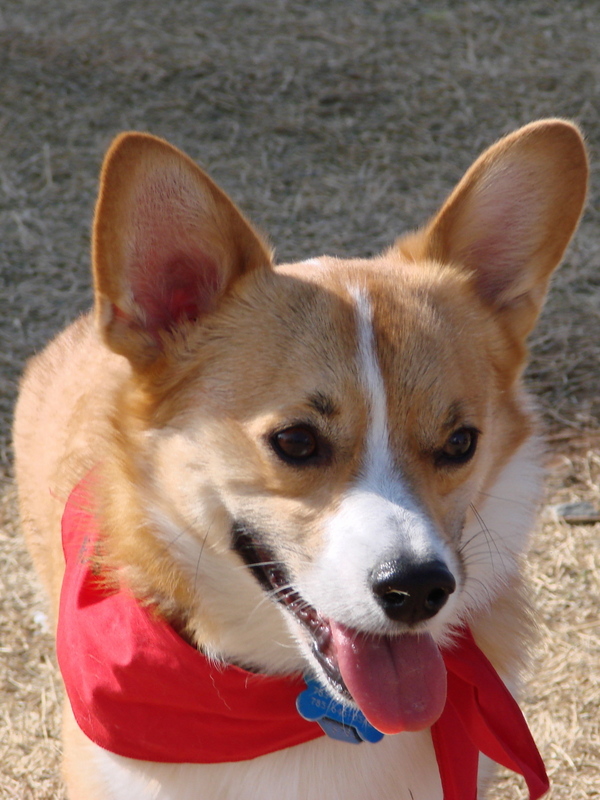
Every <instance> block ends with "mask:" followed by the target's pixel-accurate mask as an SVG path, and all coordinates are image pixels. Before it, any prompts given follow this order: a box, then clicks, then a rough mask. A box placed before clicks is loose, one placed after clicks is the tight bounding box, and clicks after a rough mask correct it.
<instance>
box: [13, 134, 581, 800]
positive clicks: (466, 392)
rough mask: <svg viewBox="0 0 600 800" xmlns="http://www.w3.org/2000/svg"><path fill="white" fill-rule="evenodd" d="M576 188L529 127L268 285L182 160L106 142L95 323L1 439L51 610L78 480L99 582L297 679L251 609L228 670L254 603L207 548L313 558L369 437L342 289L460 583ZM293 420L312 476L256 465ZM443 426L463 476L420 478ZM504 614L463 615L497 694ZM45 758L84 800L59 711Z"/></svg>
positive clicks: (510, 671) (63, 353)
mask: <svg viewBox="0 0 600 800" xmlns="http://www.w3.org/2000/svg"><path fill="white" fill-rule="evenodd" d="M530 173H533V174H534V175H535V178H534V179H533V180H532V179H531V177H530ZM586 174H587V166H586V156H585V150H584V147H583V144H582V140H581V137H580V135H579V133H578V131H577V129H576V128H575V127H574V126H572V125H571V124H569V123H566V122H563V121H558V120H546V121H542V122H540V123H534V124H532V125H530V126H526V127H525V128H523V129H521V130H520V131H517V132H516V133H514V134H512V135H511V136H508V137H506V138H505V139H503V140H502V141H501V142H499V143H498V144H497V145H495V146H494V147H492V148H490V149H489V150H488V151H487V152H486V153H485V154H484V155H483V156H482V157H481V158H480V159H478V160H477V162H476V163H475V164H474V166H473V167H472V168H471V169H470V170H469V171H468V172H467V174H466V175H465V177H464V178H463V180H462V181H461V182H460V184H459V185H458V186H457V188H456V189H455V190H454V192H453V193H452V195H451V196H450V198H449V199H448V200H447V202H446V203H445V204H444V205H443V207H442V209H441V210H440V212H439V214H438V215H436V216H435V217H434V218H433V220H432V221H431V222H430V223H429V225H427V226H426V227H425V228H424V229H423V230H422V231H419V232H417V233H414V234H410V235H408V236H406V237H404V238H403V239H400V240H399V241H398V242H397V243H396V244H395V245H394V246H393V247H392V248H390V250H389V251H387V252H386V253H384V254H383V255H382V256H379V257H377V258H374V259H370V260H350V261H338V260H336V259H330V258H325V257H324V258H322V259H320V260H319V262H318V263H310V262H307V263H301V264H296V265H284V266H282V267H279V268H277V269H274V268H273V265H272V263H271V252H270V249H269V247H268V246H267V245H266V244H265V242H264V240H263V239H262V237H261V236H260V235H259V234H257V233H256V232H255V231H254V230H253V229H252V227H251V226H250V224H249V223H248V222H247V221H246V220H245V219H244V217H243V216H242V215H241V214H240V213H239V212H238V210H237V209H236V208H235V206H234V205H233V203H232V202H231V201H230V200H229V199H228V198H227V197H226V196H225V195H224V194H223V192H222V191H221V190H220V189H218V187H216V186H215V184H214V183H213V182H212V181H211V180H210V179H209V178H208V177H207V176H206V175H205V174H204V173H203V172H202V171H201V170H200V169H199V168H198V167H196V166H195V165H194V164H193V163H192V162H191V161H190V160H189V159H187V157H185V156H183V155H182V154H181V153H179V152H178V151H177V150H175V149H174V148H172V147H171V146H170V145H168V144H167V143H165V142H162V141H161V140H158V139H155V138H153V137H150V136H147V135H142V134H125V135H123V136H122V137H120V138H119V139H117V140H116V142H115V143H114V145H113V147H112V148H111V150H110V152H109V154H108V156H107V159H106V162H105V166H104V170H103V173H102V180H101V188H100V195H99V201H98V206H97V211H96V219H95V225H94V248H93V253H94V279H95V289H96V307H95V312H94V313H93V314H90V315H88V316H85V317H82V318H81V319H80V320H78V321H77V322H75V323H74V324H73V325H72V326H71V327H70V328H68V329H67V330H66V331H65V332H63V333H62V334H61V335H60V336H59V337H58V338H57V339H56V340H55V341H54V342H53V343H51V344H50V345H49V347H48V348H47V349H46V350H45V351H44V352H43V353H42V354H41V355H40V356H38V357H37V358H35V359H33V360H32V362H31V363H30V365H29V367H28V369H27V373H26V375H25V377H24V379H23V383H22V390H21V395H20V399H19V404H18V409H17V416H16V422H15V449H16V457H17V458H16V473H17V481H18V485H19V497H20V504H21V514H22V520H23V529H24V533H25V536H26V539H27V544H28V547H29V549H30V552H31V554H32V557H33V560H34V562H35V565H36V567H37V569H38V571H39V572H40V575H41V576H42V579H43V581H44V584H45V586H46V588H47V590H48V592H49V594H50V597H51V599H52V607H53V611H54V613H55V614H56V611H57V607H58V598H59V592H60V586H61V577H62V570H63V564H62V551H61V547H60V519H61V514H62V511H63V508H64V504H65V501H66V498H67V496H68V495H69V492H70V491H71V489H72V488H73V486H74V485H75V484H76V483H77V482H78V480H79V479H80V478H82V477H83V476H84V475H85V474H86V472H87V471H88V470H89V469H91V468H92V467H96V468H97V469H98V470H99V474H100V486H101V492H100V502H101V513H102V517H101V527H102V535H103V558H104V562H105V565H107V566H109V567H110V568H111V571H112V572H111V574H116V575H117V576H118V579H119V580H122V581H124V582H126V583H128V584H129V585H130V586H131V587H132V589H133V591H134V592H135V594H136V595H137V596H138V597H139V598H140V601H141V602H150V601H151V602H153V603H155V604H157V606H158V608H159V610H160V611H161V612H162V613H163V614H164V615H165V616H166V617H167V618H168V619H169V620H170V621H171V622H172V623H173V624H174V625H175V626H176V628H177V630H179V631H181V632H182V633H184V635H185V636H186V637H187V638H188V639H189V640H190V641H191V642H193V643H194V644H195V645H197V646H198V647H201V648H204V649H205V650H206V651H207V652H209V653H210V654H212V655H215V656H216V657H219V658H223V659H224V660H228V659H233V660H241V663H244V659H250V660H251V661H252V663H253V665H255V666H256V667H257V668H260V669H266V670H272V671H275V672H277V671H280V672H285V671H297V670H300V669H302V668H303V659H302V656H301V655H300V654H299V653H298V652H297V651H295V650H294V649H293V646H292V643H293V640H292V639H291V637H290V633H289V631H288V629H287V627H286V625H285V623H284V621H283V619H282V617H281V614H280V612H279V609H277V608H276V607H275V605H274V604H267V603H264V604H263V606H261V609H263V607H264V614H265V625H266V626H270V627H269V630H272V631H276V638H277V639H278V640H279V641H280V642H281V643H282V644H281V648H280V649H279V650H277V648H271V649H269V648H266V650H265V653H266V652H267V650H268V653H269V655H268V656H267V655H265V657H264V662H261V661H260V657H259V656H256V655H255V654H254V651H253V650H252V648H251V645H250V644H248V646H247V649H245V650H243V649H242V650H241V651H239V652H238V651H237V650H236V635H237V634H236V631H238V630H240V631H241V630H243V628H244V626H245V624H246V619H247V612H248V608H247V603H248V602H249V598H255V597H260V592H259V590H258V588H257V587H256V586H255V583H254V578H253V577H252V576H251V575H250V573H249V572H248V571H247V570H245V569H243V568H242V567H241V565H240V562H239V559H238V557H237V556H236V554H235V553H233V552H232V550H231V547H230V541H229V530H230V527H231V523H232V520H233V519H236V518H247V519H251V520H253V521H254V522H255V524H257V525H260V524H264V526H265V527H268V526H269V525H272V524H273V521H277V526H276V527H277V536H278V537H280V540H281V541H282V542H285V543H286V548H287V550H286V553H287V554H288V557H289V563H288V568H289V570H290V573H291V575H292V576H297V575H299V574H301V573H302V571H303V569H305V567H306V564H307V563H309V562H310V561H311V560H312V559H314V558H315V557H316V556H317V555H318V553H319V552H320V550H321V549H322V547H323V530H324V528H325V527H326V525H327V522H328V520H329V519H330V518H331V516H332V514H334V513H335V510H336V509H337V508H338V506H339V503H340V501H341V498H342V497H343V495H344V492H345V491H346V490H347V488H348V487H349V486H351V485H352V483H353V481H355V480H356V479H357V477H358V476H359V475H360V471H361V463H362V457H363V453H364V448H365V441H366V437H367V430H368V426H369V414H370V410H369V404H368V402H367V398H366V396H365V392H364V386H363V384H362V382H361V376H360V375H359V374H358V372H357V368H356V349H357V333H356V304H355V300H354V299H353V291H354V289H358V290H364V291H365V292H366V294H367V295H368V297H369V300H370V304H371V307H372V314H373V332H374V337H375V349H376V354H377V358H378V361H379V366H380V369H381V373H382V376H383V380H384V383H385V388H386V402H387V418H388V420H389V440H390V441H389V445H390V451H391V452H392V454H393V459H394V464H395V466H397V468H398V470H399V471H400V472H401V474H402V476H403V478H404V479H405V480H406V482H407V485H408V486H409V487H410V490H411V491H412V492H413V493H414V495H415V496H416V497H417V498H418V499H419V501H420V503H421V504H422V505H423V506H424V507H425V508H426V509H427V512H428V514H429V515H430V517H431V519H432V520H434V522H435V523H436V525H437V526H438V528H439V530H440V531H441V532H442V534H443V536H444V537H445V540H446V541H447V544H448V546H449V547H450V548H451V549H452V550H453V552H455V554H456V558H457V560H458V562H459V564H460V568H461V570H462V571H463V573H464V574H467V573H468V570H469V564H466V563H463V562H462V561H461V559H462V550H461V542H460V536H461V531H462V530H463V527H464V525H465V520H466V521H467V524H468V523H469V521H470V522H471V523H473V514H474V511H473V508H474V503H476V504H483V503H485V497H486V493H487V492H488V491H490V489H491V487H493V486H494V485H495V482H496V481H497V479H498V477H499V476H500V475H501V473H502V471H503V469H504V468H505V467H506V466H507V465H508V464H510V463H511V459H513V458H514V457H515V454H516V453H517V452H518V451H519V449H520V447H521V445H523V443H524V442H526V441H527V439H528V438H529V437H530V436H531V435H532V433H533V432H534V427H535V424H534V422H533V421H532V417H531V414H530V410H529V407H528V403H527V401H526V400H525V399H524V395H523V390H522V387H521V383H520V379H521V375H522V371H523V368H524V365H525V360H526V355H527V353H526V343H525V338H526V336H527V334H528V333H529V332H530V330H531V329H532V327H533V325H534V322H535V319H536V318H537V315H538V314H539V311H540V308H541V305H542V302H543V298H544V296H545V292H546V289H547V284H548V280H549V277H550V273H551V272H552V270H553V269H554V267H555V266H556V265H557V263H558V262H559V261H560V258H561V257H562V254H563V252H564V249H565V247H566V246H567V244H568V241H569V239H570V237H571V235H572V232H573V230H574V229H575V227H576V225H577V221H578V219H579V215H580V213H581V208H582V205H583V201H584V197H585V191H586ZM515 196H516V198H517V200H516V202H515V201H514V197H515ZM532 209H533V211H532ZM515 231H516V232H517V234H518V235H516V236H515ZM513 240H514V243H513ZM507 242H509V244H506V243H507ZM159 265H162V269H163V273H164V274H161V275H159V276H158V277H155V273H156V271H157V269H158V266H159ZM165 265H166V266H165ZM198 276H200V277H198ZM188 298H191V300H190V301H189V302H188ZM192 306H193V307H192ZM298 421H302V422H303V423H310V424H311V425H312V426H314V427H315V428H316V429H317V430H318V431H320V433H321V435H322V437H323V438H324V439H326V440H327V441H328V442H330V443H331V447H332V455H331V457H330V458H324V459H323V462H322V463H320V465H319V466H318V467H311V468H302V469H290V468H288V467H286V466H282V464H281V462H280V461H278V460H277V458H275V457H274V455H273V452H272V449H271V447H270V445H269V441H268V437H269V434H270V433H271V432H273V431H274V430H276V429H281V428H283V427H286V426H290V425H293V424H296V423H297V422H298ZM465 425H468V426H473V427H476V428H478V429H480V430H481V431H482V434H481V443H480V446H479V449H478V451H477V454H476V456H475V457H474V458H473V459H472V460H471V461H470V462H468V463H467V464H465V465H464V466H461V467H460V468H452V469H441V468H439V467H437V466H436V462H435V454H436V453H438V452H439V451H440V450H441V449H442V448H443V447H444V445H445V442H446V440H447V438H448V436H449V434H450V433H452V432H453V431H454V430H456V429H457V428H460V427H461V426H465ZM149 509H152V513H150V511H149ZM163 517H164V518H168V519H169V520H170V523H169V524H171V525H172V526H173V528H174V529H176V530H182V531H183V530H185V531H189V532H190V536H191V537H192V538H193V537H195V539H196V540H197V541H202V542H203V543H204V544H203V546H204V545H205V547H206V553H207V556H208V555H210V557H211V558H214V559H217V560H218V563H219V564H224V565H227V564H229V565H230V567H231V569H232V570H236V571H237V572H236V575H237V576H239V577H238V580H239V598H235V597H231V598H229V599H228V600H227V602H224V598H223V597H222V596H221V595H220V594H219V591H218V587H216V586H212V585H209V583H210V582H209V583H208V584H207V585H206V586H204V585H203V586H200V587H199V586H198V585H197V576H194V575H192V574H190V573H189V572H186V570H185V569H183V568H182V566H181V563H180V561H179V560H178V558H177V557H175V556H174V554H173V552H172V550H171V548H170V547H169V546H168V544H167V543H166V538H165V534H164V532H163V531H160V530H159V528H160V525H161V522H160V520H161V519H163ZM115 569H116V572H114V570H115ZM207 580H208V579H207ZM524 598H525V592H524V590H523V588H522V586H521V578H520V577H519V575H518V574H514V575H512V576H511V577H510V579H507V583H506V586H505V587H504V590H503V591H499V592H498V593H497V595H496V596H494V597H492V598H491V601H490V603H489V604H488V605H487V607H485V608H479V609H470V610H469V611H468V617H469V619H470V621H471V624H472V626H473V629H474V631H475V634H476V636H477V638H478V640H479V642H480V645H481V646H482V647H483V649H484V651H485V652H486V653H487V654H488V656H489V657H490V658H491V660H492V661H493V662H494V663H495V664H496V666H497V668H498V669H499V670H500V671H501V672H502V674H503V675H505V676H506V677H507V678H509V679H510V680H516V678H517V674H518V670H519V667H520V660H521V659H522V656H523V652H524V650H525V649H526V643H527V640H528V638H529V635H530V633H529V629H530V622H529V612H528V608H527V602H526V600H525V599H524ZM253 602H254V601H253ZM465 614H467V612H465ZM285 648H288V650H285ZM271 651H273V652H271ZM271 658H272V660H269V659H271ZM65 738H66V742H65V748H66V778H67V783H68V785H69V787H70V789H69V790H70V797H72V798H80V797H81V798H83V797H85V798H86V800H90V798H94V797H102V796H103V794H102V792H103V789H102V788H101V787H102V785H103V784H102V783H101V781H100V780H99V778H98V777H97V776H95V775H94V773H93V770H92V769H91V768H90V772H89V775H88V772H87V769H84V770H83V771H82V770H81V768H80V767H81V764H82V762H84V763H86V764H87V759H88V758H89V759H91V758H92V756H91V755H90V752H91V751H90V750H89V745H88V743H87V740H85V737H83V735H82V734H81V732H80V731H78V730H77V729H76V728H75V726H74V722H73V720H72V719H71V717H70V714H67V717H66V722H65ZM88 781H89V782H88ZM292 796H293V797H295V795H290V797H292ZM399 796H404V795H399ZM283 800H285V798H284V799H283ZM381 800H384V798H382V799H381Z"/></svg>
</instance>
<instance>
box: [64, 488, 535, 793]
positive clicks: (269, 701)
mask: <svg viewBox="0 0 600 800" xmlns="http://www.w3.org/2000/svg"><path fill="white" fill-rule="evenodd" d="M93 480H94V477H93V473H92V474H90V475H88V476H87V477H86V478H84V480H83V481H82V482H81V483H80V484H78V485H77V486H76V487H75V489H74V490H73V492H72V493H71V496H70V497H69V500H68V502H67V505H66V507H65V511H64V515H63V520H62V533H63V549H64V553H65V561H66V571H65V577H64V581H63V587H62V592H61V600H60V613H59V623H58V632H57V654H58V661H59V665H60V669H61V672H62V675H63V679H64V682H65V687H66V690H67V694H68V697H69V701H70V703H71V707H72V709H73V713H74V716H75V719H76V720H77V722H78V724H79V727H80V728H81V730H82V731H83V732H84V733H85V734H86V736H88V738H89V739H91V740H92V741H93V742H95V743H96V744H98V745H99V746H100V747H103V748H104V749H106V750H109V751H111V752H113V753H117V754H118V755H122V756H127V757H129V758H134V759H141V760H148V761H158V762H172V763H198V764H199V763H217V762H227V761H244V760H247V759H252V758H257V757H258V756H261V755H265V754H267V753H272V752H275V751H276V750H282V749H284V748H287V747H293V746H295V745H299V744H302V743H304V742H308V741H310V740H312V739H316V738H318V737H320V736H323V735H324V734H323V731H322V729H321V728H320V727H319V725H317V724H316V723H314V722H307V721H306V720H304V719H303V718H302V717H301V716H300V715H299V714H298V713H297V711H296V698H297V696H298V694H299V693H300V692H301V691H302V690H303V689H304V681H303V680H302V678H301V676H284V677H273V676H265V675H256V674H254V673H251V672H247V671H246V670H243V669H241V668H239V667H236V666H231V665H218V664H214V663H212V662H211V661H209V660H208V659H207V658H205V657H204V656H203V655H202V654H201V653H200V652H198V651H197V650H196V649H195V648H193V647H191V646H190V645H188V644H187V643H186V642H185V641H184V640H183V639H182V638H181V637H180V636H178V635H177V633H175V631H174V630H173V629H172V628H171V627H170V626H169V625H168V624H167V623H166V622H165V621H164V620H162V619H160V618H159V617H157V616H155V615H154V614H153V613H152V611H151V610H149V609H147V608H144V607H142V606H140V605H139V604H138V603H137V602H136V600H135V598H134V597H133V596H132V595H131V594H129V593H128V592H127V591H126V590H124V589H122V590H120V591H115V592H112V593H109V592H107V591H106V590H105V589H104V588H103V587H102V586H101V585H100V584H99V582H98V580H97V579H96V577H95V576H94V574H93V571H92V570H91V568H90V557H91V555H92V553H93V548H94V546H95V542H96V541H97V539H98V524H97V521H96V519H95V516H94V508H93V493H92V492H91V487H90V483H91V482H92V481H93ZM443 657H444V662H445V664H446V668H447V670H448V696H447V701H446V706H445V708H444V711H443V713H442V715H441V717H440V719H439V720H438V721H437V722H436V723H435V724H434V725H433V727H432V729H431V734H432V739H433V744H434V747H435V752H436V756H437V761H438V765H439V770H440V778H441V782H442V787H443V793H444V800H476V798H477V767H478V759H479V753H480V752H482V753H485V755H487V756H489V757H490V758H491V759H493V760H494V761H497V762H498V763H500V764H502V765H504V766H506V767H508V768H509V769H511V770H513V771H515V772H518V773H520V774H521V775H523V776H524V777H525V781H526V783H527V786H528V789H529V794H530V798H531V800H538V798H540V797H541V796H542V795H543V794H544V793H545V792H546V791H547V789H548V778H547V776H546V772H545V769H544V764H543V762H542V759H541V757H540V755H539V753H538V750H537V748H536V746H535V743H534V741H533V739H532V737H531V734H530V732H529V729H528V727H527V723H526V721H525V719H524V717H523V715H522V713H521V711H520V709H519V707H518V705H517V703H516V702H515V700H514V699H513V697H512V695H511V694H510V692H509V691H508V690H507V688H506V687H505V685H504V684H503V682H502V680H501V679H500V677H499V676H498V674H497V673H496V671H495V669H494V668H493V667H492V665H491V664H490V662H489V661H488V659H487V658H486V657H485V655H484V654H483V653H482V652H481V650H480V649H479V648H478V647H477V645H476V643H475V641H474V639H473V636H472V634H471V632H470V630H469V629H468V628H464V629H461V631H460V632H459V636H458V638H457V640H456V642H455V643H454V645H453V646H452V647H451V648H448V649H446V650H444V651H443ZM398 735H400V736H402V735H403V734H398ZM361 746H363V747H377V745H376V744H374V745H371V744H363V745H361Z"/></svg>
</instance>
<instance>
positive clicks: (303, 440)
mask: <svg viewBox="0 0 600 800" xmlns="http://www.w3.org/2000/svg"><path fill="white" fill-rule="evenodd" d="M271 447H272V448H273V450H274V451H275V452H276V453H277V455H278V456H279V457H280V458H282V459H283V460H284V461H288V462H289V461H292V462H303V461H308V460H309V459H311V458H314V457H315V456H316V455H318V451H319V447H318V440H317V434H316V433H315V432H314V431H313V430H311V429H310V428H308V427H306V426H304V425H294V426H293V427H291V428H286V429H285V430H283V431H278V432H277V433H274V434H273V436H272V437H271Z"/></svg>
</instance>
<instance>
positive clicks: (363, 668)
mask: <svg viewBox="0 0 600 800" xmlns="http://www.w3.org/2000/svg"><path fill="white" fill-rule="evenodd" d="M330 625H331V633H332V636H333V642H334V646H335V653H336V657H337V661H338V665H339V668H340V672H341V674H342V678H343V679H344V683H345V684H346V687H347V688H348V691H349V692H350V694H351V695H352V697H353V699H354V702H355V703H356V705H357V706H358V707H359V708H360V710H361V711H362V712H363V714H364V715H365V717H366V718H367V719H368V720H369V722H370V723H371V725H373V726H374V727H375V728H377V730H379V731H381V732H382V733H400V732H401V731H420V730H423V729H424V728H428V727H429V726H430V725H433V723H434V722H435V721H436V720H437V719H438V717H439V716H440V714H441V713H442V711H443V709H444V705H445V703H446V667H445V665H444V662H443V660H442V656H441V654H440V651H439V649H438V646H437V645H436V643H435V642H434V641H433V639H432V638H431V636H430V635H429V634H427V633H426V634H419V635H416V634H409V633H405V634H401V635H400V636H393V637H392V636H372V635H367V634H364V633H360V632H358V631H355V630H353V629H352V628H346V627H345V626H343V625H339V624H338V623H335V622H330Z"/></svg>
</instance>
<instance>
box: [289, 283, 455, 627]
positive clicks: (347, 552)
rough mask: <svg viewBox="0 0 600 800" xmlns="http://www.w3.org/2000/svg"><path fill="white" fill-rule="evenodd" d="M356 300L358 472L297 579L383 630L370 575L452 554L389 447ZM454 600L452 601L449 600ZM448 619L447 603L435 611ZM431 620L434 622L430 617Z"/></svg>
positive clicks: (326, 601)
mask: <svg viewBox="0 0 600 800" xmlns="http://www.w3.org/2000/svg"><path fill="white" fill-rule="evenodd" d="M351 296H352V298H353V299H354V302H355V307H356V324H357V334H358V335H357V341H358V348H357V369H358V374H359V376H360V382H361V385H362V389H363V392H364V395H365V398H366V404H367V408H368V427H367V431H366V436H365V445H364V453H363V460H362V469H361V474H360V476H359V478H358V480H357V481H356V482H355V484H354V485H353V486H351V487H349V489H348V490H347V492H346V493H345V495H344V496H343V498H342V500H341V503H340V505H339V507H338V509H337V511H336V512H335V513H334V514H333V515H332V516H331V517H330V518H329V520H328V522H327V524H326V529H325V533H324V536H325V544H324V548H323V551H322V553H321V555H320V556H319V558H318V559H317V561H316V563H315V564H314V566H313V568H312V569H311V571H310V572H309V574H308V575H306V576H303V577H302V578H301V580H300V585H301V589H302V591H303V593H304V596H305V597H306V598H307V599H308V600H309V602H311V603H312V604H314V605H315V606H316V607H317V608H318V609H319V610H320V611H321V612H322V613H324V614H326V615H328V616H329V617H330V618H333V619H335V620H336V621H338V622H342V623H344V624H345V625H348V626H350V627H355V628H359V629H363V630H365V629H366V630H370V629H371V630H374V631H375V630H383V629H385V627H386V625H387V620H386V617H385V615H384V613H383V611H382V610H381V607H380V606H379V604H378V603H377V601H376V599H375V597H374V595H373V593H372V591H371V590H370V586H369V581H370V577H371V575H372V573H373V571H374V570H375V569H377V568H378V567H379V566H380V565H381V564H382V563H383V562H385V561H392V560H394V559H397V558H399V557H403V556H407V557H408V558H410V559H414V560H415V561H421V560H422V561H426V560H437V561H441V562H443V563H446V564H447V565H448V566H449V568H450V569H451V570H453V571H454V572H455V574H456V570H454V569H453V568H454V566H455V562H454V559H453V557H452V555H451V554H450V553H449V551H448V548H447V547H446V546H445V545H444V543H443V541H442V539H441V537H440V535H439V534H438V532H437V530H436V529H435V526H434V525H433V523H432V522H431V520H430V519H429V517H428V516H427V514H426V513H425V512H424V511H423V509H422V508H421V507H420V505H419V504H418V502H417V501H416V499H415V498H414V497H413V495H412V494H411V492H410V490H409V489H408V487H407V485H406V484H405V482H404V481H403V479H402V476H401V475H400V474H399V472H398V470H397V468H396V467H395V465H394V461H393V457H392V453H391V451H390V442H389V428H388V412H387V406H388V403H387V392H386V387H385V382H384V379H383V375H382V373H381V369H380V367H379V362H378V358H377V353H376V349H375V337H374V332H373V324H372V310H371V304H370V302H369V297H368V295H367V293H366V291H365V290H361V289H356V288H352V289H351ZM451 606H452V602H449V603H448V605H447V608H450V607H451ZM438 616H439V617H440V618H444V619H446V618H447V616H448V612H447V609H444V610H443V611H442V612H441V613H440V614H439V615H438ZM432 625H433V628H435V627H437V623H436V622H433V621H432Z"/></svg>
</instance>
